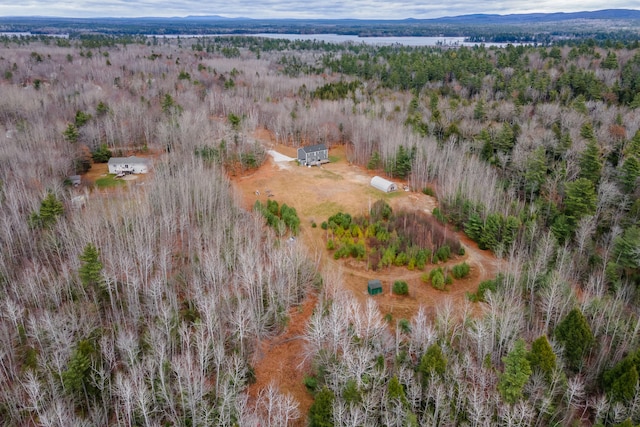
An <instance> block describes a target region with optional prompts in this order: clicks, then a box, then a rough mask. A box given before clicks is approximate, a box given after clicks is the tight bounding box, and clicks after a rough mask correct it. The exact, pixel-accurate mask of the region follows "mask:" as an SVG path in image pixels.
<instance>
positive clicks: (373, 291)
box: [367, 279, 382, 295]
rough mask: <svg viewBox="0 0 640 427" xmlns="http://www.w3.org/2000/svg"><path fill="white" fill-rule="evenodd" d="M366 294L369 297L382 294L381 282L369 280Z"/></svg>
mask: <svg viewBox="0 0 640 427" xmlns="http://www.w3.org/2000/svg"><path fill="white" fill-rule="evenodd" d="M367 292H369V295H377V294H381V293H382V282H381V281H380V280H378V279H374V280H369V283H368V284H367Z"/></svg>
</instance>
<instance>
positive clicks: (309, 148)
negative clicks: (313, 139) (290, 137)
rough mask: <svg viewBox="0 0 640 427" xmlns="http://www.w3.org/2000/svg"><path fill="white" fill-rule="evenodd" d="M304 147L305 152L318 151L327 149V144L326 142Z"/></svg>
mask: <svg viewBox="0 0 640 427" xmlns="http://www.w3.org/2000/svg"><path fill="white" fill-rule="evenodd" d="M302 149H303V150H304V152H305V153H315V152H316V151H322V150H326V149H327V146H326V145H324V144H316V145H309V146H307V147H302Z"/></svg>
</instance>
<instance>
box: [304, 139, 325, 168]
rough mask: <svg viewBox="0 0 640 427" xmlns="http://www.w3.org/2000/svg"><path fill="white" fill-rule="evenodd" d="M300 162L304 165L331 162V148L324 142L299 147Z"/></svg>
mask: <svg viewBox="0 0 640 427" xmlns="http://www.w3.org/2000/svg"><path fill="white" fill-rule="evenodd" d="M298 163H300V164H301V165H304V166H318V165H321V164H323V163H329V149H328V148H327V147H326V145H324V144H317V145H309V146H307V147H300V148H298Z"/></svg>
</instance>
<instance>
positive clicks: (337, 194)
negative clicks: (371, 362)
mask: <svg viewBox="0 0 640 427" xmlns="http://www.w3.org/2000/svg"><path fill="white" fill-rule="evenodd" d="M258 136H259V138H261V139H262V142H263V143H264V145H265V147H268V148H269V149H272V150H275V151H277V152H278V153H281V154H283V155H285V156H289V157H293V158H295V157H296V149H295V148H291V147H286V146H281V145H275V144H273V143H272V141H271V140H270V139H268V135H266V134H265V133H261V134H259V135H258ZM329 155H330V157H331V158H332V159H334V160H335V161H332V162H331V163H329V164H326V165H323V166H321V167H311V168H309V167H303V166H299V165H298V164H297V162H295V161H278V162H276V161H274V158H273V157H272V156H269V159H268V161H267V162H266V163H265V164H264V165H262V166H261V167H260V168H259V169H257V170H255V171H252V172H251V173H249V174H246V175H244V176H236V177H233V178H232V182H233V185H234V186H235V188H236V189H237V190H238V191H239V192H240V193H241V194H242V200H243V203H244V206H245V208H246V209H252V207H253V204H254V203H255V201H256V200H260V201H261V202H263V203H266V201H267V199H268V198H269V197H273V199H274V200H276V201H278V203H280V204H282V203H286V204H288V205H289V206H292V207H295V208H296V210H297V211H298V216H299V217H300V222H301V230H300V236H299V237H298V239H297V240H296V244H303V245H305V246H306V248H307V249H308V251H309V253H310V254H312V255H318V256H319V259H320V263H321V265H322V266H323V267H329V268H331V269H332V270H334V269H335V270H338V271H341V272H342V286H343V287H344V289H348V290H350V291H351V292H352V293H353V294H354V295H355V296H356V297H357V298H358V300H360V301H361V302H365V301H366V299H367V298H375V300H376V301H377V303H378V306H379V307H380V310H381V312H382V313H383V314H387V313H389V314H391V315H392V318H393V320H394V321H393V322H392V325H393V324H395V321H397V320H399V319H411V318H412V317H413V316H414V315H415V313H416V312H417V311H418V309H419V307H420V306H424V307H425V308H426V309H427V311H429V312H434V311H435V307H436V306H437V305H439V304H442V303H443V302H444V301H445V300H447V299H448V300H450V301H451V302H452V303H453V305H454V307H456V309H457V312H459V313H460V312H461V311H462V310H464V307H465V306H467V304H468V303H467V301H466V297H465V294H466V292H474V291H475V290H476V289H477V286H478V283H480V281H482V280H485V279H488V278H493V277H494V276H495V274H496V271H497V267H498V263H499V260H497V259H496V258H495V257H494V256H493V254H492V253H491V252H489V251H482V250H479V249H478V246H477V245H476V244H475V243H474V242H472V241H470V240H469V239H468V238H467V237H466V236H464V234H463V233H455V232H454V231H451V232H452V233H455V234H456V235H457V237H458V239H460V241H461V243H462V245H463V246H464V248H465V255H464V256H456V257H454V258H453V259H452V260H450V261H449V262H447V263H446V264H440V265H439V266H445V265H446V266H452V265H455V264H459V263H461V262H463V261H466V262H467V263H468V264H469V265H470V266H471V274H470V275H469V276H468V277H467V278H465V279H463V280H456V281H455V282H454V284H453V285H452V286H451V287H450V289H449V290H448V291H446V292H443V291H437V290H435V289H433V288H432V287H431V286H430V285H429V284H425V283H423V282H422V281H421V280H420V276H421V275H422V274H423V273H425V272H428V271H429V269H430V268H434V267H436V266H433V265H428V266H427V268H426V269H425V271H417V270H416V271H409V270H408V269H407V268H405V267H391V268H385V269H383V270H379V271H372V270H367V267H366V263H365V262H364V261H356V260H354V259H347V260H337V261H336V260H334V259H333V257H332V256H331V254H330V253H329V252H328V251H327V250H326V249H325V242H326V239H325V237H324V233H325V231H324V230H322V229H321V227H320V224H321V223H322V221H325V220H326V219H327V218H328V217H329V216H331V215H333V214H335V213H337V212H340V211H342V212H348V213H350V214H351V215H354V216H355V215H361V214H365V213H367V212H368V211H369V207H370V206H371V204H373V203H374V202H375V201H376V200H378V199H384V200H386V201H387V202H388V203H389V204H390V205H391V207H392V208H393V210H394V211H396V212H397V211H399V210H408V211H411V210H422V211H425V212H428V213H431V211H432V210H433V208H434V207H436V206H437V201H436V200H435V199H434V198H433V197H430V196H427V195H425V194H422V193H421V192H415V191H402V190H400V191H397V192H395V193H390V194H385V193H383V192H381V191H379V190H377V189H375V188H373V187H371V186H370V184H369V182H370V180H371V178H372V177H373V176H374V175H375V173H373V172H372V171H368V170H366V169H363V168H361V167H358V166H354V165H350V164H349V162H348V161H347V160H346V155H345V151H344V148H343V147H335V148H331V149H330V151H329ZM396 182H397V183H398V187H399V188H402V186H403V184H404V183H403V182H399V181H396ZM269 194H270V195H272V196H269ZM314 221H315V222H316V223H317V225H318V226H317V227H316V228H312V226H311V224H312V222H314ZM372 278H377V279H380V280H382V282H383V285H384V286H385V292H384V293H383V294H382V295H377V296H375V297H370V296H368V294H367V280H368V279H372ZM395 280H405V281H407V283H409V289H410V294H409V295H408V296H402V297H400V296H395V295H392V294H391V285H392V283H393V281H395ZM314 303H315V299H312V300H311V302H309V301H307V302H306V303H305V304H304V305H303V306H302V308H301V309H299V308H295V309H293V310H292V313H291V315H290V319H291V322H290V325H291V326H290V328H289V330H288V331H286V332H285V334H284V335H283V336H280V337H278V338H276V339H274V340H270V341H267V342H263V343H261V345H260V351H259V352H258V355H257V357H256V359H257V360H255V365H254V366H255V370H256V377H257V382H256V384H254V385H253V386H252V387H250V390H249V391H250V394H251V396H252V397H255V396H256V395H257V393H258V392H259V390H260V389H261V388H262V387H264V386H265V385H267V384H268V383H269V382H270V381H275V382H276V383H277V384H278V385H279V387H280V388H281V390H282V391H285V392H289V393H291V394H292V395H293V396H294V397H295V398H296V399H297V400H298V402H299V403H300V410H301V413H302V414H303V417H304V415H305V414H306V413H307V412H308V409H309V406H310V405H311V403H312V398H311V395H310V394H309V393H308V392H307V390H306V389H305V386H304V385H303V384H302V380H303V378H304V375H305V373H309V372H310V371H309V369H310V367H309V366H308V363H306V364H303V363H302V354H303V351H302V350H303V345H304V343H303V340H302V339H299V337H300V336H301V335H302V334H303V333H304V325H305V324H306V321H307V319H308V318H309V316H310V315H311V313H312V308H313V305H314ZM471 309H472V310H473V311H474V312H478V311H479V310H480V308H479V307H478V305H475V306H474V307H471ZM300 422H301V424H300V425H304V423H303V422H302V420H301V421H300Z"/></svg>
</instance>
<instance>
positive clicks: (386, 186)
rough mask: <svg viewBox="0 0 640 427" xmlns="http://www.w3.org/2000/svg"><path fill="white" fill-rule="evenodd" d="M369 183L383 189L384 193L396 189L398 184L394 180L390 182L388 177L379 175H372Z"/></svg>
mask: <svg viewBox="0 0 640 427" xmlns="http://www.w3.org/2000/svg"><path fill="white" fill-rule="evenodd" d="M371 185H372V186H373V187H375V188H377V189H378V190H380V191H384V192H385V193H390V192H392V191H396V190H397V189H398V186H397V185H396V183H395V182H391V181H389V180H388V179H384V178H382V177H381V176H374V177H373V178H371Z"/></svg>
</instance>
